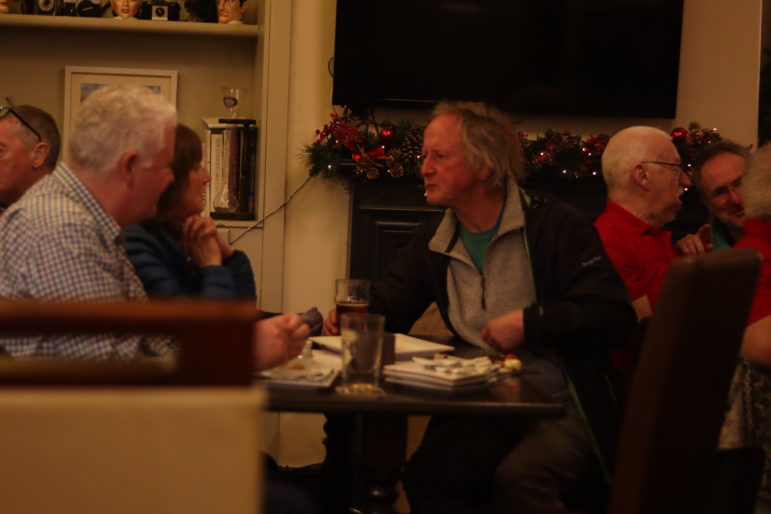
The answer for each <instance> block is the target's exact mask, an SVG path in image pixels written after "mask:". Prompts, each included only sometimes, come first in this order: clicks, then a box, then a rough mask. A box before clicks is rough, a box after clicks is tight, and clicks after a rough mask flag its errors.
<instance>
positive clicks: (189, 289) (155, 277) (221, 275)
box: [123, 225, 255, 300]
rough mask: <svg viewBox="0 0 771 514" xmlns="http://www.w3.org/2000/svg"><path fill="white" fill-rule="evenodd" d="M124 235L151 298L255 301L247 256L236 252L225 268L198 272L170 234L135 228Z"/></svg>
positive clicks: (217, 267)
mask: <svg viewBox="0 0 771 514" xmlns="http://www.w3.org/2000/svg"><path fill="white" fill-rule="evenodd" d="M123 235H124V237H125V247H126V253H127V255H128V257H129V260H130V261H131V263H132V265H133V266H134V270H135V271H136V273H137V276H138V277H139V279H140V280H141V281H142V284H143V285H144V288H145V292H147V295H148V296H150V297H172V296H174V297H180V296H182V297H199V298H209V299H222V300H226V299H235V298H254V297H255V287H254V276H253V275H252V270H251V266H249V260H248V258H247V257H246V255H245V254H243V252H236V254H234V255H233V256H231V258H230V259H227V260H226V261H225V262H224V263H223V265H222V266H206V267H204V268H196V267H195V266H193V265H192V264H190V263H189V262H188V256H187V255H186V254H185V252H184V251H183V250H182V248H181V247H180V246H179V245H178V244H177V243H176V242H175V241H173V240H172V239H171V237H169V236H168V235H166V234H163V233H158V234H156V233H153V232H150V231H148V230H146V229H145V228H143V227H141V226H139V225H134V226H132V227H129V228H127V229H126V230H124V231H123ZM237 254H240V255H237Z"/></svg>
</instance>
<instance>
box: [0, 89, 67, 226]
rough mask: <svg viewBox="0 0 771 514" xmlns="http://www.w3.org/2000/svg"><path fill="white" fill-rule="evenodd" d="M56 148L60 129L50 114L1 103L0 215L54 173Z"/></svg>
mask: <svg viewBox="0 0 771 514" xmlns="http://www.w3.org/2000/svg"><path fill="white" fill-rule="evenodd" d="M59 146H60V139H59V129H58V128H57V127H56V122H55V121H54V119H53V118H52V117H51V115H50V114H48V113H47V112H45V111H44V110H42V109H38V108H37V107H33V106H31V105H20V106H18V107H15V106H13V105H12V103H11V102H10V100H8V99H6V100H5V101H4V102H3V101H0V214H1V213H2V211H4V210H5V209H6V208H7V207H8V205H10V204H12V203H13V202H15V201H16V200H18V199H19V198H21V196H22V195H23V194H24V192H25V191H27V189H29V188H30V187H31V186H32V184H34V183H35V182H37V181H38V180H40V179H41V178H43V177H45V176H46V175H48V174H49V173H51V172H52V171H53V169H54V167H55V166H56V161H57V159H58V158H59Z"/></svg>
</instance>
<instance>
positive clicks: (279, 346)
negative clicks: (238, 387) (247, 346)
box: [254, 313, 309, 370]
mask: <svg viewBox="0 0 771 514" xmlns="http://www.w3.org/2000/svg"><path fill="white" fill-rule="evenodd" d="M308 334H309V329H308V325H306V324H305V322H303V320H302V318H301V317H300V316H299V315H298V314H294V313H292V314H280V315H278V316H273V317H272V318H267V319H263V320H261V321H258V322H257V323H256V324H255V327H254V355H255V368H256V369H257V370H264V369H269V368H272V367H274V366H278V365H279V364H283V363H284V362H286V361H288V360H289V359H293V358H294V357H297V356H298V355H300V352H302V349H303V346H305V339H306V338H307V337H308Z"/></svg>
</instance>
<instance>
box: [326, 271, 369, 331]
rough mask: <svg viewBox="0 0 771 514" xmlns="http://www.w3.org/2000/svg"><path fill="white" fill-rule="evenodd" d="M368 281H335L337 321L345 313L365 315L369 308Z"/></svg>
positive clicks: (343, 279)
mask: <svg viewBox="0 0 771 514" xmlns="http://www.w3.org/2000/svg"><path fill="white" fill-rule="evenodd" d="M369 289H370V281H369V280H360V279H355V278H338V279H337V280H336V281H335V306H336V308H337V320H338V322H339V321H340V316H342V315H343V314H345V313H347V312H359V313H365V312H367V309H368V308H369Z"/></svg>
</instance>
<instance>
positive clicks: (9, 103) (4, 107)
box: [0, 97, 43, 143]
mask: <svg viewBox="0 0 771 514" xmlns="http://www.w3.org/2000/svg"><path fill="white" fill-rule="evenodd" d="M9 114H13V115H14V116H16V119H17V120H19V121H20V122H21V124H22V125H24V126H25V127H27V128H28V129H30V130H31V131H32V133H33V134H35V137H36V138H37V140H38V143H40V142H42V141H43V138H42V137H40V132H38V131H37V130H35V129H34V128H32V125H30V124H29V123H28V122H27V120H25V119H24V118H22V117H21V115H20V114H19V113H18V112H16V111H15V110H14V109H13V100H11V99H10V98H8V97H5V101H2V100H0V120H2V119H3V118H5V117H6V116H8V115H9Z"/></svg>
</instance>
